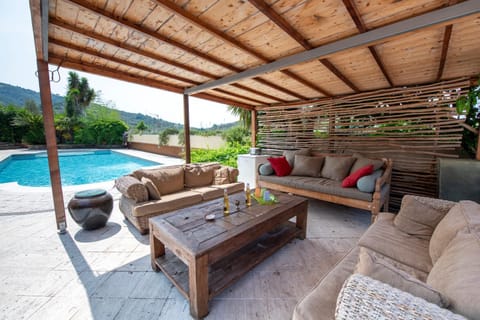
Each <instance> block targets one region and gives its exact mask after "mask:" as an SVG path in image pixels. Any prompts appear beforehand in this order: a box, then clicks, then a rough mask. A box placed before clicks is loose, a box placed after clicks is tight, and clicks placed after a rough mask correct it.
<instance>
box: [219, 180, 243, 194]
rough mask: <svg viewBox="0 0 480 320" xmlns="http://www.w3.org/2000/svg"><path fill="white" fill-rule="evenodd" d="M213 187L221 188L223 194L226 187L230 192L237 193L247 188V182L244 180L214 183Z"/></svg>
mask: <svg viewBox="0 0 480 320" xmlns="http://www.w3.org/2000/svg"><path fill="white" fill-rule="evenodd" d="M212 187H213V188H216V189H219V190H221V192H222V195H223V190H224V189H227V193H228V194H232V193H237V192H241V191H243V190H245V184H244V183H243V182H233V183H227V184H219V185H214V186H212Z"/></svg>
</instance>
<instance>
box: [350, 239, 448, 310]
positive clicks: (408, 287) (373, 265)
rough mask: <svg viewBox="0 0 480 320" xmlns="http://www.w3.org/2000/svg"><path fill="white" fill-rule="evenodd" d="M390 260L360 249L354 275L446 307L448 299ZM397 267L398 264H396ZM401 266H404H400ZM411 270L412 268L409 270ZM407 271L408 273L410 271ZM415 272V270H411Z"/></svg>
mask: <svg viewBox="0 0 480 320" xmlns="http://www.w3.org/2000/svg"><path fill="white" fill-rule="evenodd" d="M390 261H391V260H390V259H387V258H385V256H383V255H381V254H378V253H376V252H375V251H373V250H370V249H368V248H365V247H360V254H359V257H358V263H357V266H356V267H355V273H360V274H363V275H365V276H369V277H370V278H373V279H376V280H378V281H381V282H383V283H387V284H389V285H391V286H392V287H395V288H397V289H400V290H402V291H405V292H409V293H410V294H413V295H414V296H416V297H420V298H422V299H425V300H427V301H429V302H431V303H435V304H436V305H438V306H440V307H442V308H445V307H448V299H446V298H445V297H444V296H442V294H441V293H440V292H438V291H436V290H435V289H433V288H432V287H430V286H429V285H428V284H427V283H425V282H424V281H421V280H420V279H418V278H416V277H415V276H414V275H412V274H410V273H408V272H406V271H404V270H402V269H400V268H397V267H396V266H395V265H394V264H392V263H390ZM397 265H398V263H397ZM401 266H405V265H403V264H401ZM410 270H412V268H410ZM410 270H409V271H410ZM413 270H416V269H413Z"/></svg>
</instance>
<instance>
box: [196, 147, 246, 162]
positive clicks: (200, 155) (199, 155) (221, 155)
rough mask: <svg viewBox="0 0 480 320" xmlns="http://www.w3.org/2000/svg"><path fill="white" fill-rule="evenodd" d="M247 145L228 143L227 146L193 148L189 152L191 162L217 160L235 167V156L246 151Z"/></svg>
mask: <svg viewBox="0 0 480 320" xmlns="http://www.w3.org/2000/svg"><path fill="white" fill-rule="evenodd" d="M249 148H250V146H249V145H240V144H229V146H227V147H224V148H220V149H215V150H210V149H208V150H207V149H194V150H192V152H191V158H192V159H191V160H192V162H210V161H217V162H220V163H221V164H224V165H227V166H231V167H235V168H236V167H237V156H238V155H239V154H245V153H248V151H249Z"/></svg>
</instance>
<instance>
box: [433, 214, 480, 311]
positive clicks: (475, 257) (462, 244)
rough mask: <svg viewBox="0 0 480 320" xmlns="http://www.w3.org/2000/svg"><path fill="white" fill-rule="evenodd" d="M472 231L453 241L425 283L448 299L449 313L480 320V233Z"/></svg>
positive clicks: (463, 232) (458, 235)
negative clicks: (452, 312) (450, 311)
mask: <svg viewBox="0 0 480 320" xmlns="http://www.w3.org/2000/svg"><path fill="white" fill-rule="evenodd" d="M477 215H478V216H480V212H477ZM471 231H472V233H468V232H467V231H466V230H465V231H460V232H459V233H458V234H457V235H456V236H455V237H454V239H453V240H452V241H451V242H450V244H449V245H448V247H447V248H445V250H444V251H443V253H442V255H441V256H440V257H439V258H438V260H437V261H436V262H435V264H434V265H433V268H432V270H431V271H430V274H429V275H428V278H427V283H428V284H429V285H431V286H432V287H433V288H435V289H437V290H438V291H440V292H441V293H442V294H444V295H446V296H447V297H448V299H449V300H450V303H451V305H450V308H451V310H453V311H454V312H457V313H460V314H463V315H464V316H466V317H468V318H470V319H480V294H479V289H478V288H479V286H480V232H478V229H477V232H475V231H474V230H471Z"/></svg>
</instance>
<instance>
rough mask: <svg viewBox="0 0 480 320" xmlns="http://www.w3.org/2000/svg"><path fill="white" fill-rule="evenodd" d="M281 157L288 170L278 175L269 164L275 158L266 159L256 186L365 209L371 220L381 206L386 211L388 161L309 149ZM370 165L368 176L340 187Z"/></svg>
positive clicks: (389, 167)
mask: <svg viewBox="0 0 480 320" xmlns="http://www.w3.org/2000/svg"><path fill="white" fill-rule="evenodd" d="M283 157H285V160H286V161H287V163H288V164H289V166H290V169H291V171H286V172H284V173H288V174H285V175H284V174H282V173H280V175H279V174H278V173H279V172H278V170H276V169H277V168H275V163H272V160H273V161H276V160H278V158H274V157H272V158H273V159H272V158H269V161H270V163H266V164H261V165H260V166H259V167H258V172H259V175H258V178H257V179H258V180H257V185H258V186H260V187H262V188H267V189H272V190H278V191H283V192H289V193H292V194H296V195H300V196H304V197H308V198H314V199H318V200H323V201H328V202H333V203H338V204H342V205H345V206H349V207H353V208H359V209H364V210H368V211H370V212H371V213H372V221H374V220H375V217H376V216H377V214H378V212H380V209H381V208H382V207H384V208H385V211H388V201H389V195H390V182H391V176H392V165H393V162H392V160H391V159H386V158H382V159H373V158H368V157H365V156H363V155H362V154H359V153H355V154H353V155H344V154H341V155H339V154H322V153H312V152H310V150H309V149H300V150H296V151H284V152H283ZM272 165H273V168H272V167H271V166H272ZM369 165H371V166H373V167H372V168H373V172H372V173H371V174H368V175H365V176H361V177H358V179H357V180H358V181H354V183H353V184H350V187H343V186H342V184H343V183H344V180H348V179H350V178H352V177H353V176H355V172H358V171H359V170H360V171H361V169H362V168H365V167H366V166H369ZM354 179H355V178H354Z"/></svg>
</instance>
